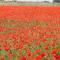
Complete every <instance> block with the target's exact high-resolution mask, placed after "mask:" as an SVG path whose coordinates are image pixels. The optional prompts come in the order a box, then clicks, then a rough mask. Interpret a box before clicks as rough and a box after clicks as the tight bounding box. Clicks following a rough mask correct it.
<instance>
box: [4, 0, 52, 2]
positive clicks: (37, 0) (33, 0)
mask: <svg viewBox="0 0 60 60" xmlns="http://www.w3.org/2000/svg"><path fill="white" fill-rule="evenodd" d="M5 1H12V0H5ZM17 1H28V2H42V1H49V2H53V0H17Z"/></svg>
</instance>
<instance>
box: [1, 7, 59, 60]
mask: <svg viewBox="0 0 60 60" xmlns="http://www.w3.org/2000/svg"><path fill="white" fill-rule="evenodd" d="M0 60H60V7H57V6H54V7H52V6H50V7H47V6H45V7H44V6H0Z"/></svg>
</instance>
